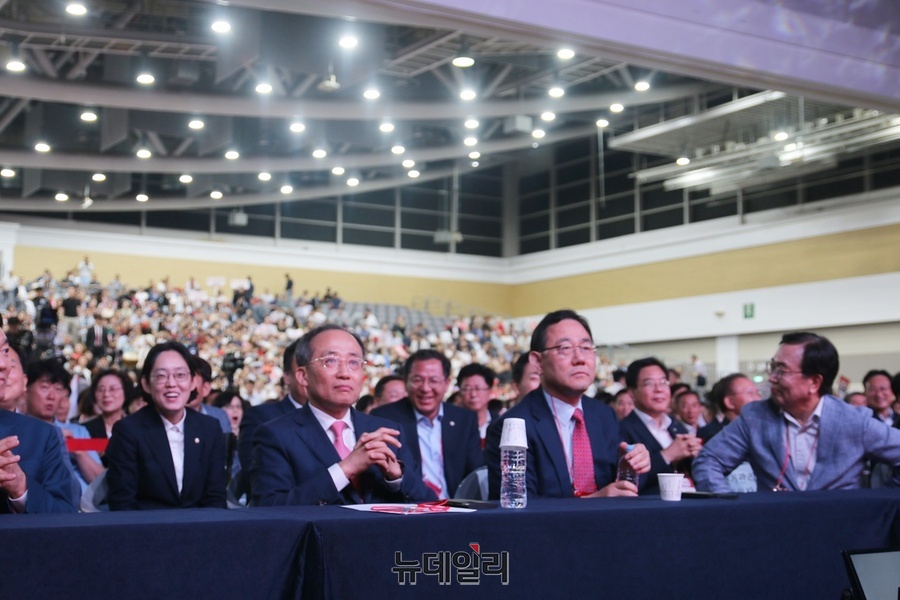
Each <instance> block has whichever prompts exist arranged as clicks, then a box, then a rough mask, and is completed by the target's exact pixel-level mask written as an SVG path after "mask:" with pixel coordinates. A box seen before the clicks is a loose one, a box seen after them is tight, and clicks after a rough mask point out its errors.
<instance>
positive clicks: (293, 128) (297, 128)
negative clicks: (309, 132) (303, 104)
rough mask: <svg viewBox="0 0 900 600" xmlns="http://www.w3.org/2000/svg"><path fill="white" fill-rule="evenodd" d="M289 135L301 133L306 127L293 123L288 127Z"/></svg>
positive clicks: (299, 123) (297, 122) (296, 122)
mask: <svg viewBox="0 0 900 600" xmlns="http://www.w3.org/2000/svg"><path fill="white" fill-rule="evenodd" d="M290 130H291V133H303V132H304V131H306V125H304V124H303V123H301V122H300V121H294V122H293V123H291V126H290Z"/></svg>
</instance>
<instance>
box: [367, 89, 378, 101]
mask: <svg viewBox="0 0 900 600" xmlns="http://www.w3.org/2000/svg"><path fill="white" fill-rule="evenodd" d="M380 96H381V92H379V91H378V90H377V89H375V88H366V91H364V92H363V98H365V99H366V100H377V99H378V98H379V97H380Z"/></svg>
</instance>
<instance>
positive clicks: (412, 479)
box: [251, 325, 435, 506]
mask: <svg viewBox="0 0 900 600" xmlns="http://www.w3.org/2000/svg"><path fill="white" fill-rule="evenodd" d="M296 360H297V368H296V371H295V374H296V376H297V378H298V380H299V382H300V384H301V385H303V386H305V387H306V391H307V403H306V405H305V406H304V407H303V408H301V409H299V410H294V411H292V412H290V413H288V414H285V415H283V416H281V417H278V418H277V419H275V420H273V421H269V422H268V423H264V424H263V425H260V426H259V427H258V428H257V430H256V434H255V435H254V437H253V466H252V467H251V477H252V479H253V488H252V489H253V503H254V504H255V505H258V506H283V505H315V504H354V503H360V502H367V503H368V502H420V501H425V500H433V499H435V496H434V494H433V493H432V492H431V491H430V490H429V489H428V488H426V487H425V485H424V484H423V483H422V476H421V474H420V473H419V471H418V470H417V469H416V466H415V462H414V460H413V458H412V455H411V454H410V452H409V450H408V449H407V447H408V445H407V444H405V443H403V441H404V440H403V436H402V434H401V433H400V431H399V426H397V425H396V424H394V423H391V422H390V421H386V420H384V419H379V418H377V417H372V416H370V415H366V414H363V413H360V412H358V411H356V410H354V409H353V408H352V406H353V403H354V402H356V400H357V399H358V398H359V393H360V390H361V389H362V383H363V379H364V378H365V372H364V367H365V346H364V345H363V343H362V340H360V339H359V337H357V336H356V335H354V334H352V333H350V332H349V331H347V330H346V329H344V328H343V327H339V326H337V325H323V326H321V327H317V328H316V329H313V330H311V331H309V332H308V333H306V335H304V336H303V337H302V338H300V340H299V343H298V344H297V352H296Z"/></svg>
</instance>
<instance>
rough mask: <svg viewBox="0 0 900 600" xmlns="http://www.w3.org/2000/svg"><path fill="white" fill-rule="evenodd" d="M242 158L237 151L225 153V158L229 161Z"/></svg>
mask: <svg viewBox="0 0 900 600" xmlns="http://www.w3.org/2000/svg"><path fill="white" fill-rule="evenodd" d="M240 156H241V155H240V153H239V152H238V151H237V150H229V151H228V152H226V153H225V158H227V159H228V160H236V159H237V158H239V157H240Z"/></svg>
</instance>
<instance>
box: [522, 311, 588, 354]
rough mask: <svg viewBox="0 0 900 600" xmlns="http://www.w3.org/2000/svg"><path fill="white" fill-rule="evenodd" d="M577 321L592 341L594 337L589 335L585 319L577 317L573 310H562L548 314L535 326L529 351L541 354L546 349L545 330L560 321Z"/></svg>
mask: <svg viewBox="0 0 900 600" xmlns="http://www.w3.org/2000/svg"><path fill="white" fill-rule="evenodd" d="M568 320H572V321H578V323H580V324H581V326H582V327H584V329H585V331H587V334H588V337H590V338H591V339H592V340H593V339H594V335H593V334H592V333H591V326H590V325H589V324H588V322H587V319H585V318H584V317H582V316H581V315H579V314H578V313H577V312H575V311H574V310H571V309H568V308H564V309H562V310H555V311H553V312H552V313H548V314H547V315H546V316H545V317H544V318H543V319H541V322H540V323H538V324H537V327H535V328H534V331H533V332H532V333H531V351H532V352H543V351H544V350H546V349H547V329H549V328H550V327H552V326H553V325H556V324H557V323H559V322H561V321H568Z"/></svg>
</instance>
